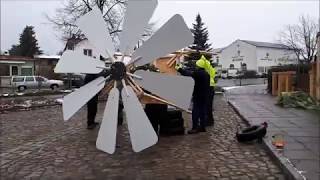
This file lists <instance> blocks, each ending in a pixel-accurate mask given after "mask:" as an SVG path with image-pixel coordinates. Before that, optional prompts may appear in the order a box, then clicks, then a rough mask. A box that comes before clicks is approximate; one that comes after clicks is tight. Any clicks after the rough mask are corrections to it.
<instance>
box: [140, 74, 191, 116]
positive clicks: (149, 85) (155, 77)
mask: <svg viewBox="0 0 320 180" xmlns="http://www.w3.org/2000/svg"><path fill="white" fill-rule="evenodd" d="M135 74H136V75H138V76H141V77H142V80H140V79H136V82H137V83H138V84H139V85H140V86H142V87H143V88H145V89H146V90H148V91H150V92H151V93H154V94H156V95H158V96H160V97H161V98H163V99H165V100H167V101H169V102H171V103H173V104H175V105H177V106H179V107H180V108H182V109H184V110H188V108H189V105H190V101H191V98H192V92H193V86H194V81H193V79H192V78H191V77H186V76H176V75H168V74H163V73H155V72H149V71H137V72H136V73H135Z"/></svg>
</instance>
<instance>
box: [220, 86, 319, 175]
mask: <svg viewBox="0 0 320 180" xmlns="http://www.w3.org/2000/svg"><path fill="white" fill-rule="evenodd" d="M265 89H266V86H265V85H257V86H247V87H238V88H234V89H232V88H229V89H228V90H227V91H226V93H225V95H226V97H227V99H228V101H229V103H230V104H231V105H233V106H234V108H235V109H236V110H237V111H238V112H239V113H240V114H241V116H242V117H243V118H244V119H246V120H247V121H248V122H249V123H250V124H260V123H262V122H267V123H268V134H267V138H265V143H266V144H267V146H268V147H269V148H270V149H271V150H272V152H274V154H275V155H279V156H278V158H280V159H281V160H280V161H281V162H282V163H285V161H283V159H286V160H288V161H287V162H290V163H292V165H290V163H286V164H285V165H286V168H287V169H291V170H295V171H298V172H299V173H301V175H302V176H301V175H299V173H296V172H293V171H291V173H295V178H299V179H303V178H304V177H305V178H307V179H311V180H318V179H320V170H319V156H320V155H319V147H320V135H319V124H320V114H319V113H316V112H314V111H307V110H299V109H286V108H281V107H279V106H276V105H275V103H276V98H275V97H272V96H270V95H268V94H266V92H265ZM277 133H280V134H283V135H284V137H285V141H286V144H285V147H284V149H283V151H279V150H276V149H275V148H274V147H273V146H272V145H271V137H272V135H274V134H277ZM289 166H291V167H289ZM292 166H293V167H292ZM297 174H298V175H297ZM299 176H300V177H299Z"/></svg>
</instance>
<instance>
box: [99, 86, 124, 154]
mask: <svg viewBox="0 0 320 180" xmlns="http://www.w3.org/2000/svg"><path fill="white" fill-rule="evenodd" d="M118 107H119V90H118V89H117V88H113V89H112V90H111V91H110V93H109V96H108V101H107V104H106V107H105V109H104V114H103V119H102V122H101V126H100V130H99V133H98V138H97V142H96V146H97V148H98V149H100V150H101V151H104V152H107V153H109V154H113V153H114V151H115V147H116V136H117V124H118Z"/></svg>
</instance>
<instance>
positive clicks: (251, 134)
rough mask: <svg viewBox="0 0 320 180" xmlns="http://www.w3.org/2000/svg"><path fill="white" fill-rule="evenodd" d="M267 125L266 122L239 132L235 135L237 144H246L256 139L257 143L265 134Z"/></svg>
mask: <svg viewBox="0 0 320 180" xmlns="http://www.w3.org/2000/svg"><path fill="white" fill-rule="evenodd" d="M267 127H268V124H267V123H266V122H264V123H262V124H261V125H254V126H250V127H248V128H245V129H243V130H241V131H240V132H237V133H236V138H237V140H238V141H239V142H248V141H253V140H256V139H258V140H259V141H261V140H262V138H263V137H264V136H265V135H266V133H267Z"/></svg>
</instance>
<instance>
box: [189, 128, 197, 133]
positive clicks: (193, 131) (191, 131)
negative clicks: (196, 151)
mask: <svg viewBox="0 0 320 180" xmlns="http://www.w3.org/2000/svg"><path fill="white" fill-rule="evenodd" d="M197 133H199V130H198V129H191V130H189V131H188V134H197Z"/></svg>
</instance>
